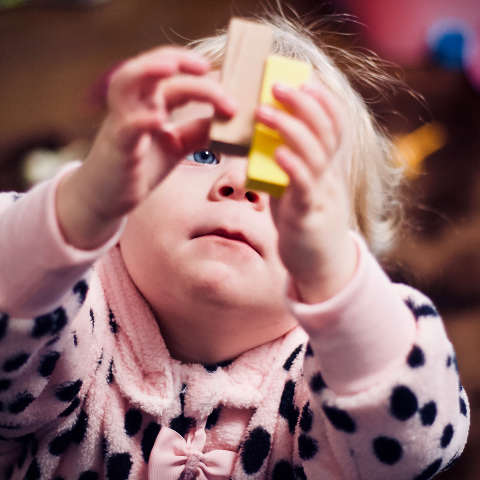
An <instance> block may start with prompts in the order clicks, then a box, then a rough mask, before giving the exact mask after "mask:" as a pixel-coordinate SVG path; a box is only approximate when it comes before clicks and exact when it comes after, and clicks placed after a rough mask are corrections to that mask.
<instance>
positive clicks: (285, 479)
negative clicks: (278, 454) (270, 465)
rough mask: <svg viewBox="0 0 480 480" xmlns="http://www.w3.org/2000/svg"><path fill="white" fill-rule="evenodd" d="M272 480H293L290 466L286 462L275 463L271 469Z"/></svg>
mask: <svg viewBox="0 0 480 480" xmlns="http://www.w3.org/2000/svg"><path fill="white" fill-rule="evenodd" d="M272 480H295V472H294V471H293V467H292V465H291V464H290V463H289V462H287V461H286V460H281V461H280V462H277V464H276V465H275V468H274V469H273V474H272Z"/></svg>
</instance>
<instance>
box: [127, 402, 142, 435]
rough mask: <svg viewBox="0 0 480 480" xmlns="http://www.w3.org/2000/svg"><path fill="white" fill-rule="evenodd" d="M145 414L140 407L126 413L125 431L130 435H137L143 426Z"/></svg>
mask: <svg viewBox="0 0 480 480" xmlns="http://www.w3.org/2000/svg"><path fill="white" fill-rule="evenodd" d="M142 420H143V415H142V412H141V411H140V410H139V409H138V408H131V409H130V410H128V412H127V413H126V414H125V432H126V434H127V435H128V436H129V437H133V436H134V435H136V434H137V433H138V432H139V431H140V428H141V426H142Z"/></svg>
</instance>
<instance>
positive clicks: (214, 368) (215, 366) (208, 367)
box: [203, 360, 233, 373]
mask: <svg viewBox="0 0 480 480" xmlns="http://www.w3.org/2000/svg"><path fill="white" fill-rule="evenodd" d="M232 363H233V360H225V361H223V362H218V363H214V364H211V365H203V367H204V368H205V370H206V371H207V372H209V373H213V372H216V371H217V369H219V368H226V367H228V366H230V365H231V364H232Z"/></svg>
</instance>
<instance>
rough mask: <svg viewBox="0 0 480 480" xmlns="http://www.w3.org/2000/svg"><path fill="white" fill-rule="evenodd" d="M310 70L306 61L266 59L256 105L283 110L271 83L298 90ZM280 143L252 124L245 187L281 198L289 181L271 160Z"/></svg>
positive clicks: (269, 132)
mask: <svg viewBox="0 0 480 480" xmlns="http://www.w3.org/2000/svg"><path fill="white" fill-rule="evenodd" d="M311 71H312V67H311V66H310V65H309V64H308V63H306V62H302V61H299V60H294V59H291V58H286V57H280V56H275V55H273V56H271V57H269V58H268V60H267V63H266V65H265V75H264V79H263V84H262V90H261V94H260V102H261V103H267V104H269V105H272V106H274V107H275V108H279V109H283V110H285V108H284V107H283V105H281V104H280V103H279V102H277V101H276V100H275V99H274V98H273V94H272V87H273V85H274V83H276V82H278V81H281V82H284V83H286V84H288V85H290V86H291V87H294V88H300V86H301V85H302V84H304V83H305V82H306V81H307V80H308V79H309V78H310V75H311ZM282 143H283V140H282V138H281V137H280V135H279V134H278V132H276V131H275V130H272V129H271V128H268V127H267V126H265V125H263V124H260V123H257V124H256V125H255V134H254V137H253V142H252V147H251V149H250V152H249V154H248V168H247V181H246V184H245V186H246V188H248V189H249V190H262V191H265V192H267V193H269V194H270V195H272V196H273V197H280V196H281V195H282V193H283V192H284V190H285V188H286V187H287V185H288V184H289V181H290V180H289V178H288V175H287V174H286V173H285V172H284V171H283V170H282V169H281V168H280V167H279V165H278V164H277V162H276V161H275V159H274V158H273V153H274V151H275V149H276V148H277V147H278V146H280V145H281V144H282Z"/></svg>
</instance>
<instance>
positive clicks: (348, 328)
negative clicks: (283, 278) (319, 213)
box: [287, 233, 416, 395]
mask: <svg viewBox="0 0 480 480" xmlns="http://www.w3.org/2000/svg"><path fill="white" fill-rule="evenodd" d="M352 236H353V238H354V241H355V244H356V246H357V251H358V264H357V267H356V270H355V273H354V276H353V277H352V279H351V280H350V282H349V283H348V285H347V286H346V287H345V288H344V289H343V290H342V291H341V292H339V293H338V294H337V295H336V296H334V297H333V298H331V299H329V300H327V301H325V302H323V303H320V304H317V305H307V304H304V303H299V302H296V301H295V300H294V299H292V297H294V293H293V290H294V289H293V286H292V285H290V287H289V291H288V295H287V304H288V305H289V307H290V309H291V310H292V312H293V314H294V315H295V316H296V318H297V319H298V321H299V323H300V325H301V326H302V327H303V328H304V329H305V331H306V332H307V333H308V335H309V336H310V345H311V347H312V350H313V351H314V353H315V357H316V359H317V360H318V362H319V364H320V370H321V372H322V376H323V379H324V381H325V383H326V384H327V385H328V387H329V388H330V389H332V390H333V391H335V392H336V393H337V394H340V395H351V394H354V393H358V392H360V391H363V390H366V389H368V388H369V387H371V386H373V385H374V384H376V383H379V382H381V381H382V380H383V379H384V378H386V377H388V375H389V373H391V372H392V371H395V370H396V369H397V368H401V366H403V365H404V364H405V359H406V357H407V355H408V353H409V352H410V350H411V348H412V345H413V343H414V339H415V336H416V324H415V319H414V317H413V315H412V313H411V311H410V310H409V309H408V308H407V306H406V305H405V303H404V301H403V300H402V299H401V297H400V295H398V293H397V292H396V291H395V288H394V286H393V284H392V283H391V282H390V279H389V278H388V277H387V275H386V274H385V273H384V272H383V270H382V269H381V267H380V265H379V264H378V262H377V261H376V259H375V258H374V257H373V255H372V254H371V253H370V252H369V250H368V248H367V246H366V244H365V242H364V240H363V239H362V238H361V237H360V236H359V235H357V234H354V233H352Z"/></svg>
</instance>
